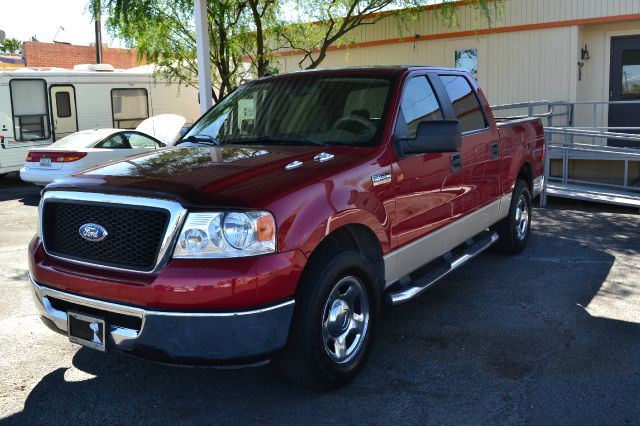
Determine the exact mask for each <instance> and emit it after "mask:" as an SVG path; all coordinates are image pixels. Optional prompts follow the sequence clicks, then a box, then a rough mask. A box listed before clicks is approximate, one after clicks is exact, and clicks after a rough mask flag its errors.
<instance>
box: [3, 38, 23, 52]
mask: <svg viewBox="0 0 640 426" xmlns="http://www.w3.org/2000/svg"><path fill="white" fill-rule="evenodd" d="M20 49H22V42H21V41H20V40H18V39H17V38H5V39H4V41H3V42H2V43H0V51H2V52H4V53H19V52H20Z"/></svg>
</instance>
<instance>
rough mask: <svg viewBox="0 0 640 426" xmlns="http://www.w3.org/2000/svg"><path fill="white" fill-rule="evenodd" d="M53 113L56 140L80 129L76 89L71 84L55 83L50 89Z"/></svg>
mask: <svg viewBox="0 0 640 426" xmlns="http://www.w3.org/2000/svg"><path fill="white" fill-rule="evenodd" d="M49 92H50V98H51V112H52V113H53V114H52V115H53V137H54V140H58V139H62V138H63V137H65V136H67V135H70V134H71V133H75V132H77V131H78V115H77V111H76V95H75V89H74V87H73V86H71V85H54V86H51V88H50V89H49Z"/></svg>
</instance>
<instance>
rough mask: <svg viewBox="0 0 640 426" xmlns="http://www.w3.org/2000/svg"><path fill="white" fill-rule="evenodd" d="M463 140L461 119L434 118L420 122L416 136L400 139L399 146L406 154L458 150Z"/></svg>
mask: <svg viewBox="0 0 640 426" xmlns="http://www.w3.org/2000/svg"><path fill="white" fill-rule="evenodd" d="M461 141H462V132H461V131H460V121H458V120H434V121H423V122H421V123H419V124H418V129H417V132H416V137H415V138H413V139H398V141H397V142H398V148H399V150H400V152H401V153H402V154H404V155H409V154H426V153H431V152H458V151H460V143H461Z"/></svg>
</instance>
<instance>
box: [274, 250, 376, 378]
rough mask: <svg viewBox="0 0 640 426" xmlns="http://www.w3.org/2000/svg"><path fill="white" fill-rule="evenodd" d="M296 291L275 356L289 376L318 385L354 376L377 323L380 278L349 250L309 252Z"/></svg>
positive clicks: (365, 260) (371, 266) (363, 260)
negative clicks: (286, 332)
mask: <svg viewBox="0 0 640 426" xmlns="http://www.w3.org/2000/svg"><path fill="white" fill-rule="evenodd" d="M311 262H312V263H311V264H310V265H309V267H308V268H307V270H305V273H304V274H303V276H302V278H301V280H300V284H299V287H298V290H297V294H296V307H295V311H294V315H293V321H292V325H291V331H290V333H289V341H288V342H287V347H286V348H285V350H284V351H283V352H282V353H281V354H279V356H277V357H276V358H275V359H274V362H275V365H276V367H278V368H279V369H280V370H281V371H282V372H283V373H284V374H285V375H286V376H287V377H288V378H289V379H291V380H292V381H294V382H296V383H299V384H302V385H305V386H309V387H313V388H318V389H323V390H331V389H336V388H339V387H341V386H344V385H345V384H347V383H349V382H350V381H351V380H353V379H354V378H355V377H356V376H357V375H358V373H359V371H360V369H361V368H362V367H363V366H364V364H365V362H366V360H367V358H368V356H369V353H370V351H371V347H372V346H373V341H374V338H375V334H376V331H377V328H378V321H379V316H380V279H379V278H378V277H376V275H375V268H374V266H373V264H372V263H371V262H370V261H369V260H367V259H366V258H365V257H364V256H363V255H362V254H361V253H360V252H358V251H354V250H346V251H341V252H339V253H337V254H335V250H325V253H318V255H317V256H314V257H312V259H311Z"/></svg>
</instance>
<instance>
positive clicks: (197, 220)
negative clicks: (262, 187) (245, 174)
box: [173, 211, 276, 258]
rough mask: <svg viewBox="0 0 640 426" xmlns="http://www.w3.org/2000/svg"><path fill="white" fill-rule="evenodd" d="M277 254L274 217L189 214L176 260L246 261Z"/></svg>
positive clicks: (251, 214)
mask: <svg viewBox="0 0 640 426" xmlns="http://www.w3.org/2000/svg"><path fill="white" fill-rule="evenodd" d="M275 251H276V224H275V220H274V219H273V216H272V215H271V213H268V212H264V211H250V212H211V213H189V215H188V216H187V220H186V221H185V222H184V225H183V226H182V230H181V231H180V235H179V237H178V241H177V243H176V248H175V250H174V252H173V257H174V258H225V257H244V256H256V255H259V254H266V253H273V252H275Z"/></svg>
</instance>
